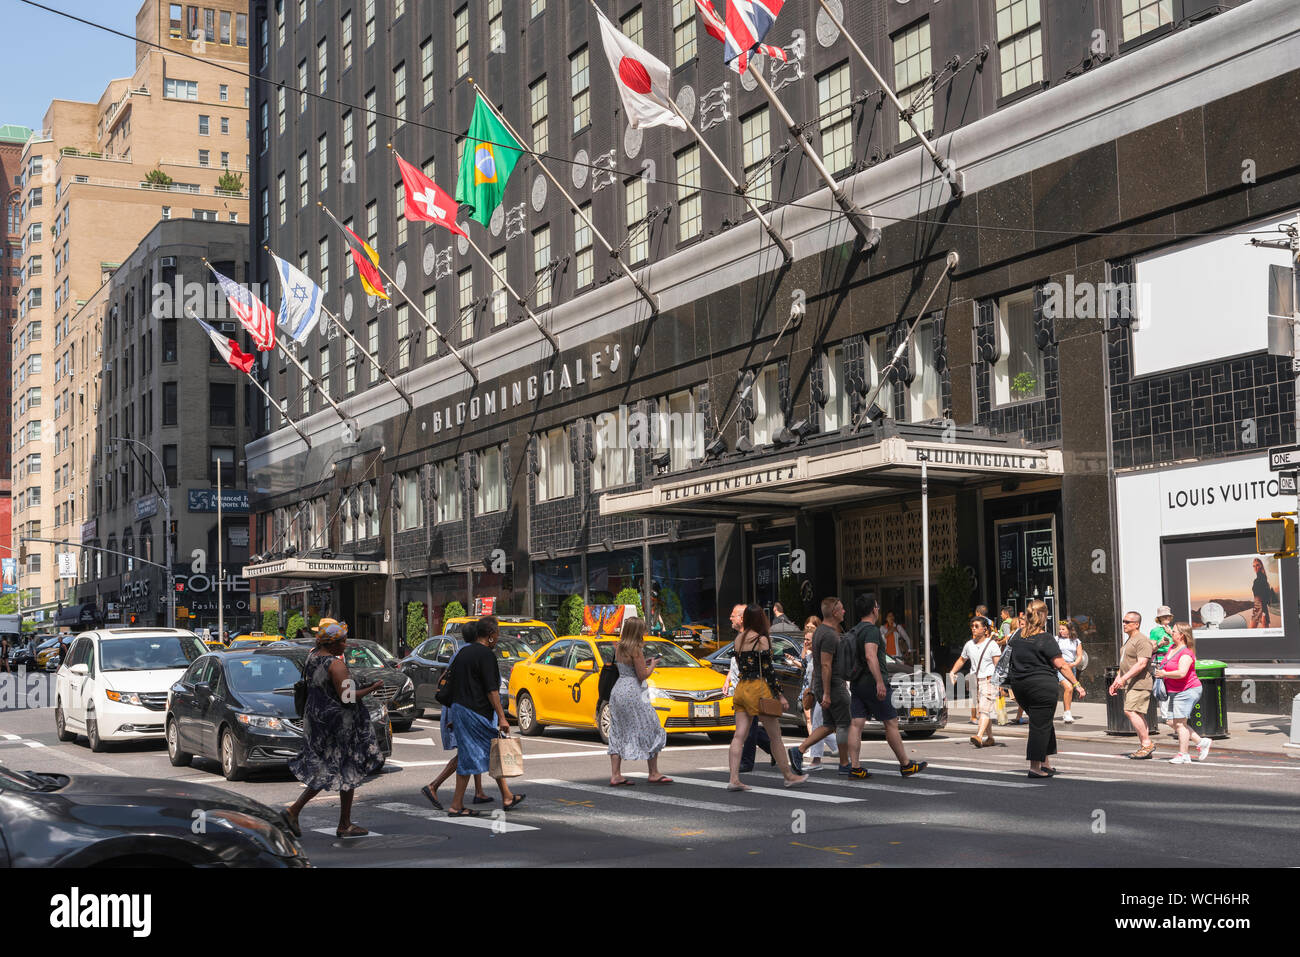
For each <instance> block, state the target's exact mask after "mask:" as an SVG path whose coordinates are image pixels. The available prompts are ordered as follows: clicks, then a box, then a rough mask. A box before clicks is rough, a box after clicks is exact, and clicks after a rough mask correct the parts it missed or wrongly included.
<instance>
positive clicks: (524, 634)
mask: <svg viewBox="0 0 1300 957" xmlns="http://www.w3.org/2000/svg"><path fill="white" fill-rule="evenodd" d="M471 621H478V619H477V618H471V617H468V616H465V617H461V618H448V619H447V620H446V621H445V622H443V624H442V630H443V632H444V634H446V635H447V636H448V637H450V638H459V637H460V633H461V629H463V628H464V627H465V626H466V625H467V624H469V623H470V622H471ZM497 625H498V626H499V627H500V629H501V637H502V638H520V639H522V640H523V641H524V643H525V644H527V645H529V646H531V647H533V648H540V647H542V645H544V644H546V643H547V642H548V641H554V640H555V632H553V631H552V630H551V626H550V625H548V624H547V623H546V622H544V621H539V620H538V619H536V618H522V617H520V616H518V615H498V616H497Z"/></svg>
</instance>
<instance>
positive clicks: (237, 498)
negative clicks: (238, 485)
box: [189, 488, 248, 514]
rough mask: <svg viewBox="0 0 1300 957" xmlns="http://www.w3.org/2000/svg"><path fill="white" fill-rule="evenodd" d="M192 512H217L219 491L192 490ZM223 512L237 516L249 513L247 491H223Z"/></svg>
mask: <svg viewBox="0 0 1300 957" xmlns="http://www.w3.org/2000/svg"><path fill="white" fill-rule="evenodd" d="M189 499H190V511H191V512H215V511H216V510H217V490H216V489H214V488H211V489H202V488H192V489H190V493H189ZM221 510H222V511H223V512H231V513H235V514H247V513H248V490H247V489H233V488H228V489H222V490H221Z"/></svg>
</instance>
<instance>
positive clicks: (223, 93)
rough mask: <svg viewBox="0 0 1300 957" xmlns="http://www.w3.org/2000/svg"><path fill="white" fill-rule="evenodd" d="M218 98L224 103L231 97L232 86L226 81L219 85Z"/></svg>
mask: <svg viewBox="0 0 1300 957" xmlns="http://www.w3.org/2000/svg"><path fill="white" fill-rule="evenodd" d="M217 99H218V100H220V101H221V102H222V103H225V102H227V101H228V100H229V99H230V87H229V86H227V85H226V84H225V83H221V84H219V85H218V86H217Z"/></svg>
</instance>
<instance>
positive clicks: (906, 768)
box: [898, 761, 927, 778]
mask: <svg viewBox="0 0 1300 957" xmlns="http://www.w3.org/2000/svg"><path fill="white" fill-rule="evenodd" d="M926 763H927V762H925V761H912V762H910V763H908V764H904V765H903V766H902V767H901V768H899V769H898V773H899V774H901V775H902V776H903V777H905V778H910V777H911V776H912V775H913V774H920V773H921V772H922V771H924V770H925V768H926Z"/></svg>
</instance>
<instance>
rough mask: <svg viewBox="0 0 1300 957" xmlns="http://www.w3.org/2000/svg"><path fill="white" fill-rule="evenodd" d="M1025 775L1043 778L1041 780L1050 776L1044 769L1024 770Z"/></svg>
mask: <svg viewBox="0 0 1300 957" xmlns="http://www.w3.org/2000/svg"><path fill="white" fill-rule="evenodd" d="M1025 777H1027V778H1039V779H1043V780H1045V779H1047V778H1050V777H1051V775H1050V774H1048V773H1047V772H1046V771H1026V772H1025Z"/></svg>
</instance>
